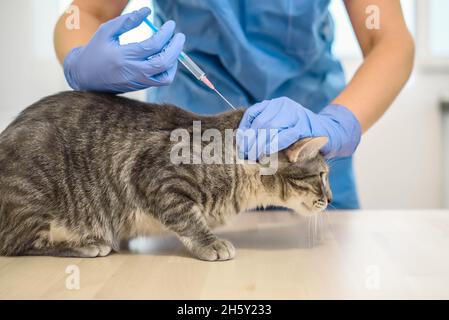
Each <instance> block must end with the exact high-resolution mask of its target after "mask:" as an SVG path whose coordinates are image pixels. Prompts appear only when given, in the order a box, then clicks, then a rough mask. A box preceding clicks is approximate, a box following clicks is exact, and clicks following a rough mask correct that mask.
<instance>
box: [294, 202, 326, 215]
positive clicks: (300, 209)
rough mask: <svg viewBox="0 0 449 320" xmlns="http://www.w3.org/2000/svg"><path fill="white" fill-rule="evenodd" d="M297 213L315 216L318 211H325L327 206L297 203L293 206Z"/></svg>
mask: <svg viewBox="0 0 449 320" xmlns="http://www.w3.org/2000/svg"><path fill="white" fill-rule="evenodd" d="M292 209H293V210H294V211H295V213H296V214H298V215H301V216H305V217H307V216H313V215H315V214H317V213H320V212H323V211H324V210H325V209H326V208H325V207H316V206H309V205H307V204H305V203H304V202H301V203H300V204H299V205H297V206H296V207H295V208H292Z"/></svg>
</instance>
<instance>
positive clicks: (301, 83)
mask: <svg viewBox="0 0 449 320" xmlns="http://www.w3.org/2000/svg"><path fill="white" fill-rule="evenodd" d="M154 2H155V7H156V23H157V22H159V23H160V22H161V21H167V20H170V19H171V20H174V21H176V23H177V29H178V30H179V31H182V32H183V33H184V34H185V35H186V37H187V41H186V44H185V47H184V50H185V52H186V53H187V54H189V55H190V57H192V59H193V60H194V61H195V62H196V63H197V64H198V65H199V66H201V68H202V69H203V70H205V71H206V72H207V75H208V78H209V79H210V80H211V81H212V82H213V83H214V84H215V85H216V86H217V88H218V89H219V90H220V91H222V93H223V94H224V95H225V96H226V97H227V98H228V99H229V100H230V101H231V102H232V103H233V104H234V105H236V106H242V107H248V106H251V105H252V104H254V103H256V102H259V101H262V100H266V99H273V98H277V97H281V96H286V97H289V98H291V99H293V100H295V101H297V102H299V103H300V104H302V105H303V106H305V107H307V108H309V109H310V110H312V111H314V112H319V111H320V110H321V109H322V108H324V107H325V106H326V105H328V104H329V103H330V102H331V101H332V100H333V99H334V98H335V97H336V96H337V95H338V94H339V93H340V92H341V90H342V89H343V88H344V87H345V76H344V72H343V69H342V67H341V64H340V62H339V61H338V60H337V59H336V58H335V57H334V55H333V54H332V43H333V39H334V26H333V20H332V17H331V16H330V13H329V10H328V6H329V2H330V0H314V1H311V0H276V1H261V0H171V1H166V0H155V1H154ZM158 20H159V21H158ZM149 94H150V99H151V101H155V102H161V103H162V102H168V103H173V104H176V105H178V106H180V107H182V108H186V109H188V110H191V111H193V112H196V113H201V114H215V113H219V112H223V111H226V110H228V107H227V105H226V104H225V103H224V102H223V101H222V100H221V99H220V98H219V97H218V96H217V95H215V93H214V92H213V91H211V90H209V89H208V88H207V87H206V86H204V85H203V84H202V83H200V82H199V81H197V80H196V79H195V78H194V77H193V76H192V75H191V74H190V73H188V72H187V71H186V70H185V69H184V68H183V67H180V68H179V71H178V74H177V76H176V79H175V81H174V82H173V84H172V85H170V86H168V87H162V88H157V89H152V90H150V93H149ZM330 165H331V174H330V181H331V188H332V191H333V194H334V200H333V202H332V206H333V207H335V208H339V209H341V208H344V209H355V208H358V207H359V201H358V197H357V192H356V187H355V181H354V174H353V166H352V157H349V158H340V159H335V160H333V161H332V162H331V163H330Z"/></svg>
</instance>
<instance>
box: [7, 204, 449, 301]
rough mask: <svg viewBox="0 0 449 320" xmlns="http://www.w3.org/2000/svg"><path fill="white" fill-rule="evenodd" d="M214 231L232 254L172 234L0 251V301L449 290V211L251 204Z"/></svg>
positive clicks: (446, 294)
mask: <svg viewBox="0 0 449 320" xmlns="http://www.w3.org/2000/svg"><path fill="white" fill-rule="evenodd" d="M217 233H218V234H220V235H221V236H222V237H224V238H227V239H229V240H231V241H232V242H233V243H234V245H235V246H236V248H237V254H236V257H235V259H234V260H231V261H225V262H204V261H199V260H196V259H193V258H192V257H190V256H189V254H188V253H187V252H186V250H185V249H184V248H183V247H182V245H181V244H180V243H179V242H178V240H177V239H176V238H175V237H173V236H171V235H169V236H162V237H154V238H149V239H140V240H137V241H134V242H133V243H132V245H131V249H132V252H126V253H120V254H112V255H110V256H109V257H105V258H95V259H75V258H53V257H17V258H7V257H0V299H115V298H119V299H315V298H319V299H350V298H357V299H365V298H373V299H378V298H387V299H390V298H394V299H395V298H412V299H414V298H446V299H448V298H449V249H448V248H449V211H442V210H441V211H436V210H422V211H352V212H330V213H326V214H323V215H321V216H320V217H319V218H317V219H313V218H304V217H299V216H296V215H292V214H290V213H288V212H252V213H245V214H242V215H240V216H238V217H236V218H235V219H234V220H233V221H232V223H231V224H230V225H229V226H227V227H225V228H222V229H220V230H218V231H217ZM78 275H79V277H77V276H78ZM77 279H78V280H79V282H77ZM77 284H79V289H77Z"/></svg>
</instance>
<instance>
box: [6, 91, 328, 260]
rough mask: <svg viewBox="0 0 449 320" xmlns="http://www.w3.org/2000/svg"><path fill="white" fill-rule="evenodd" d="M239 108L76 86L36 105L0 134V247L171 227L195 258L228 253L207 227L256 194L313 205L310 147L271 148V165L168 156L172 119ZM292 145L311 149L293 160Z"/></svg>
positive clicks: (98, 246)
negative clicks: (156, 100) (194, 105)
mask: <svg viewBox="0 0 449 320" xmlns="http://www.w3.org/2000/svg"><path fill="white" fill-rule="evenodd" d="M242 115H243V111H242V110H237V111H232V112H228V113H224V114H221V115H217V116H208V117H205V116H199V115H195V114H193V113H190V112H187V111H184V110H182V109H179V108H177V107H175V106H172V105H152V104H147V103H142V102H138V101H134V100H130V99H126V98H122V97H118V96H114V95H109V94H94V93H81V92H65V93H60V94H57V95H54V96H50V97H47V98H44V99H43V100H41V101H39V102H37V103H35V104H33V105H32V106H30V107H29V108H27V109H26V110H25V111H23V112H22V113H21V114H20V115H19V116H18V118H17V119H16V120H15V121H14V122H13V123H12V124H11V125H10V126H9V127H8V128H7V129H6V130H5V131H4V132H3V133H1V135H0V255H54V256H79V257H94V256H104V255H107V254H109V252H111V250H114V251H117V250H119V244H120V243H121V242H122V241H126V240H129V239H131V238H133V237H136V236H144V235H149V234H154V233H159V232H174V233H176V234H177V235H178V237H179V239H180V240H181V241H182V242H183V243H184V244H185V245H186V247H187V248H188V249H189V250H190V251H191V252H192V253H193V254H194V255H195V256H196V257H198V258H200V259H204V260H226V259H230V258H232V257H233V256H234V247H233V246H232V244H231V243H229V242H228V241H226V240H221V239H218V238H217V237H216V236H215V235H214V234H213V233H212V232H211V229H212V228H213V227H215V226H218V225H221V224H223V223H224V222H225V221H226V219H227V218H229V217H231V216H233V215H235V214H237V213H239V212H241V211H244V210H246V209H249V208H254V207H257V206H265V205H281V206H287V207H291V208H293V209H296V210H305V211H307V212H312V211H319V210H322V209H323V208H324V207H325V206H326V204H327V201H328V199H329V198H330V190H329V185H328V180H327V171H328V167H327V165H326V163H325V161H324V160H323V159H322V157H321V156H320V155H319V154H317V153H318V151H317V149H316V148H319V146H316V147H315V149H316V151H313V150H311V148H304V147H303V146H302V147H301V146H299V145H296V146H293V147H292V148H293V149H292V148H290V150H289V151H287V153H280V154H279V156H280V160H279V161H280V168H279V170H278V172H277V173H276V174H275V175H272V176H261V175H260V174H259V168H258V165H257V164H252V165H249V164H233V165H218V164H213V165H206V164H200V165H187V164H184V165H175V164H172V163H171V161H170V150H171V148H172V146H173V144H174V142H171V141H170V133H171V132H172V130H174V129H178V128H186V129H187V130H189V131H191V130H192V123H193V121H194V120H197V121H198V120H199V121H201V124H202V130H206V129H208V128H216V129H218V130H220V131H224V130H225V129H235V128H237V127H238V124H239V122H240V119H241V117H242ZM303 145H304V144H303ZM321 145H322V144H321ZM321 145H320V146H321ZM294 148H296V149H294ZM301 148H302V149H301ZM300 149H301V150H302V151H301V152H303V153H304V152H306V149H308V151H307V152H308V153H309V156H304V157H302V158H301V157H300V158H301V159H302V160H301V161H298V162H295V163H290V162H289V161H288V157H287V156H291V155H292V154H294V155H293V156H294V157H296V158H297V157H298V154H297V152H296V151H295V150H300ZM289 152H290V153H289ZM295 152H296V154H295ZM290 160H291V159H290Z"/></svg>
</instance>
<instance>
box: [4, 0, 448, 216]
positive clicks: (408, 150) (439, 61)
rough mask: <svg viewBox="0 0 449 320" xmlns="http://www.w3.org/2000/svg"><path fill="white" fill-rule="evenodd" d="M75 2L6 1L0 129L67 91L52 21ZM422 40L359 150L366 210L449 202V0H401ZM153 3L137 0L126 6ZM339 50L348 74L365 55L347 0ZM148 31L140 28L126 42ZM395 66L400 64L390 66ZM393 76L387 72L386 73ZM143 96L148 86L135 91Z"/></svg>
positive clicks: (336, 6) (339, 8) (339, 5)
mask: <svg viewBox="0 0 449 320" xmlns="http://www.w3.org/2000/svg"><path fill="white" fill-rule="evenodd" d="M70 2H71V1H70V0H69V1H67V0H15V1H3V2H2V4H1V5H0V6H1V10H0V26H1V28H0V30H1V39H2V40H1V41H2V50H1V51H0V70H1V71H2V72H1V75H0V131H1V130H3V129H4V128H5V127H6V126H7V125H8V124H9V123H10V122H11V120H12V119H13V118H14V117H15V116H16V115H17V114H18V113H19V111H21V110H22V109H24V108H25V107H26V106H28V105H30V104H31V103H33V102H35V101H36V100H38V99H40V98H42V97H44V96H46V95H50V94H53V93H56V92H58V91H62V90H66V89H68V86H67V84H66V82H65V79H64V75H63V72H62V68H61V66H60V65H59V64H58V62H57V59H56V56H55V54H54V51H53V42H52V41H53V27H54V24H55V23H56V20H57V18H58V16H59V15H60V14H61V13H62V12H64V10H65V9H66V8H67V7H68V6H69V4H70ZM401 2H402V6H403V10H404V14H405V16H406V20H407V23H408V26H409V28H410V30H411V32H412V33H413V35H414V37H415V40H416V49H417V58H416V63H415V70H414V72H413V74H412V77H411V79H410V81H409V82H408V84H407V85H406V87H405V89H404V90H403V92H402V93H401V95H400V96H399V97H398V99H397V100H396V102H395V103H394V104H393V106H392V107H391V108H390V110H389V111H388V112H387V114H386V115H385V116H384V117H383V118H382V119H381V121H380V122H378V123H377V124H376V125H375V127H374V128H372V129H371V130H370V131H369V132H368V133H367V134H365V135H364V137H363V140H362V143H361V145H360V147H359V150H358V152H357V154H356V175H357V179H358V188H359V192H360V197H361V202H362V206H363V208H366V209H420V208H449V19H448V18H447V14H449V1H447V0H416V1H415V0H403V1H401ZM142 6H151V1H150V0H134V1H131V2H130V4H129V6H128V8H127V11H131V10H133V9H135V8H140V7H142ZM331 10H332V13H333V16H334V19H335V22H336V43H335V47H334V50H335V53H336V54H337V55H338V56H339V57H340V58H341V59H342V62H343V65H344V68H345V70H346V74H347V78H348V79H349V78H350V77H351V76H352V74H353V73H354V71H355V70H356V68H357V67H358V65H359V64H360V62H361V59H362V57H361V53H360V50H359V48H358V45H357V42H356V40H355V37H354V33H353V31H352V29H351V26H350V24H349V20H348V17H347V14H346V11H345V9H344V6H343V2H342V1H341V0H333V1H332V5H331ZM146 37H148V30H147V29H146V28H145V27H142V28H140V29H138V30H135V31H133V32H131V33H129V34H127V35H126V36H125V37H124V38H123V39H122V41H123V42H133V41H139V40H142V39H144V38H146ZM391 72H392V73H393V72H395V70H391ZM388 76H389V75H388V74H386V75H385V77H388ZM131 96H132V97H134V98H138V99H144V97H145V94H144V93H143V92H137V93H133V94H131Z"/></svg>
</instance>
